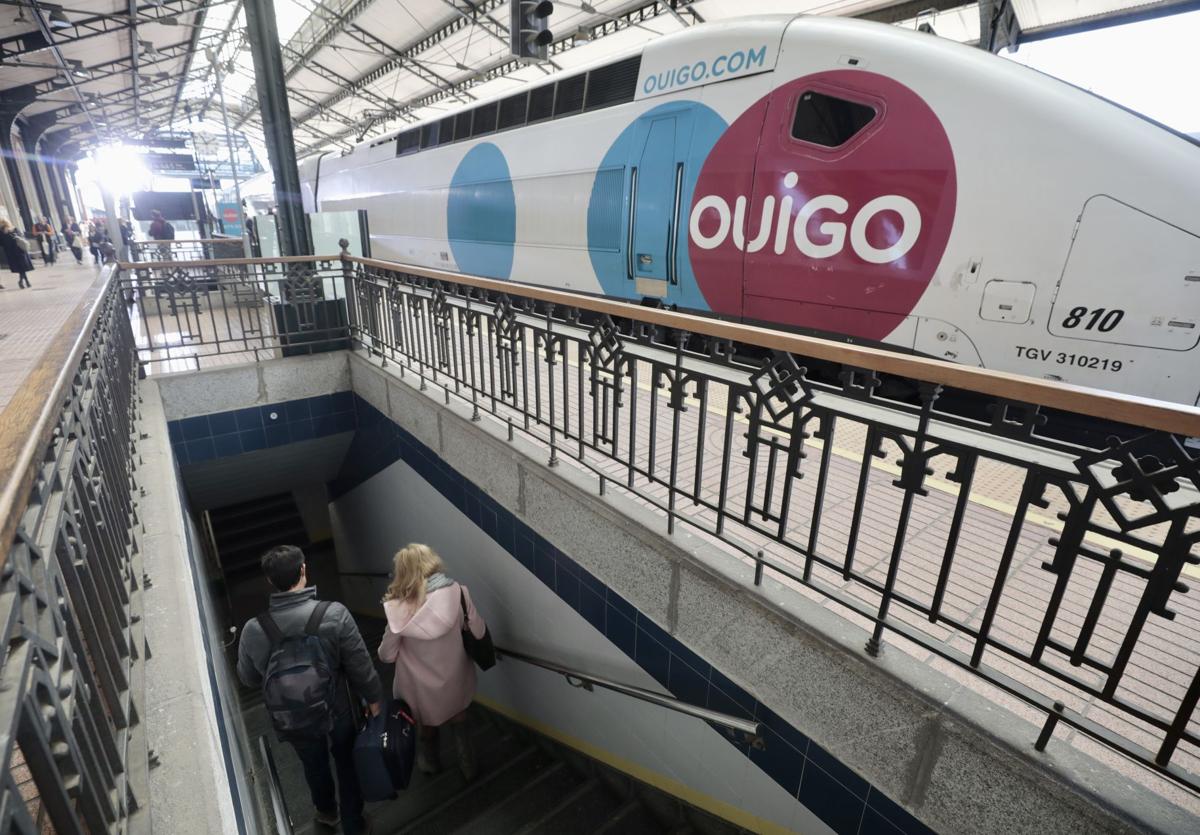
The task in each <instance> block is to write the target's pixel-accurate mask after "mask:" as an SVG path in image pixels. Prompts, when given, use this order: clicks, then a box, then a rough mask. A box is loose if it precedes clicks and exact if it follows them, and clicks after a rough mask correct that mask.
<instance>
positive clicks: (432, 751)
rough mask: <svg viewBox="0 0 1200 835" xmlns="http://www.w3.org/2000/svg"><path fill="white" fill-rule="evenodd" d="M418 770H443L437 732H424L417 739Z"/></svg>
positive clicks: (435, 771) (434, 772)
mask: <svg viewBox="0 0 1200 835" xmlns="http://www.w3.org/2000/svg"><path fill="white" fill-rule="evenodd" d="M417 770H418V771H420V772H421V773H422V774H437V773H438V772H439V771H441V770H442V764H441V762H440V757H438V737H437V734H436V733H434V734H430V735H428V736H426V735H425V734H422V735H421V738H420V739H419V740H418V741H417Z"/></svg>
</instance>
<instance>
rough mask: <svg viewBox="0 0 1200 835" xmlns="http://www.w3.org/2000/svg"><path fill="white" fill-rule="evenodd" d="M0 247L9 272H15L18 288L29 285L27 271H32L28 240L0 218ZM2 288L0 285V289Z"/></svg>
mask: <svg viewBox="0 0 1200 835" xmlns="http://www.w3.org/2000/svg"><path fill="white" fill-rule="evenodd" d="M0 249H3V250H4V258H5V260H7V261H8V269H9V271H10V272H14V273H16V274H17V275H18V276H19V278H18V279H17V287H18V289H23V288H25V287H30V286H32V285H30V283H29V273H31V272H33V259H32V258H30V257H29V242H28V241H26V240H25V238H24V237H23V236H22V235H21V233H20V232H18V231H17V230H16V229H14V228H13V225H12V224H11V223H9V222H8V221H7V220H3V219H0ZM2 289H4V288H3V285H0V290H2Z"/></svg>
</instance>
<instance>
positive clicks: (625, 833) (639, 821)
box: [596, 799, 664, 835]
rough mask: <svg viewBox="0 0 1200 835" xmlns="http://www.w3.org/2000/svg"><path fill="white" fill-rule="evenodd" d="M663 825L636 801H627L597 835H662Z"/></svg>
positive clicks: (597, 831)
mask: <svg viewBox="0 0 1200 835" xmlns="http://www.w3.org/2000/svg"><path fill="white" fill-rule="evenodd" d="M663 831H664V830H663V827H662V825H661V824H660V823H659V822H658V820H657V819H656V818H655V817H654V815H652V814H651V813H650V810H649V809H647V808H646V807H645V806H643V805H642V804H641V802H640V801H638V800H636V799H631V800H626V801H625V803H624V804H622V805H621V806H619V807H618V808H617V809H616V810H614V811H613V813H612V815H611V816H610V817H609V818H608V820H607V821H606V822H605V823H604V824H603V825H602V826H601V827H600V828H599V829H597V830H596V835H661V833H662V832H663Z"/></svg>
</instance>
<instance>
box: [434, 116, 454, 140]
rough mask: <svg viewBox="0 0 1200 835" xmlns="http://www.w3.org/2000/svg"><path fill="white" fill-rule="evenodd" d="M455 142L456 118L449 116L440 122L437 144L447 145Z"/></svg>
mask: <svg viewBox="0 0 1200 835" xmlns="http://www.w3.org/2000/svg"><path fill="white" fill-rule="evenodd" d="M453 141H454V117H453V116H447V117H446V118H445V119H442V121H440V122H438V137H437V143H438V144H439V145H445V144H446V143H447V142H453Z"/></svg>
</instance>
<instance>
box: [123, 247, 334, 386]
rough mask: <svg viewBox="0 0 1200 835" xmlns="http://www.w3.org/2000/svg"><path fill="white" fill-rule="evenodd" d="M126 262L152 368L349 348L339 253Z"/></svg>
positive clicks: (126, 286) (143, 352)
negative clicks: (316, 256) (313, 256)
mask: <svg viewBox="0 0 1200 835" xmlns="http://www.w3.org/2000/svg"><path fill="white" fill-rule="evenodd" d="M122 268H123V269H122V273H121V276H120V279H119V282H120V286H121V291H122V293H123V295H124V297H125V299H126V301H127V303H128V304H129V307H130V311H131V317H132V319H133V328H134V335H135V338H136V340H137V347H138V355H139V359H140V360H141V362H142V363H143V365H145V366H146V368H147V371H149V372H151V373H153V372H155V371H182V370H195V369H198V368H200V367H202V366H204V365H205V364H212V363H220V362H238V361H242V362H255V361H258V360H264V359H273V358H278V357H282V356H290V355H292V354H297V353H312V352H317V351H326V350H332V349H336V348H346V347H349V342H348V335H349V334H348V330H347V327H346V318H345V300H344V289H343V270H342V266H341V262H340V261H339V260H338V259H337V257H336V256H329V257H326V258H323V259H302V258H291V259H275V260H267V259H240V258H239V259H222V260H199V261H178V260H177V261H154V262H139V263H132V264H123V265H122Z"/></svg>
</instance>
